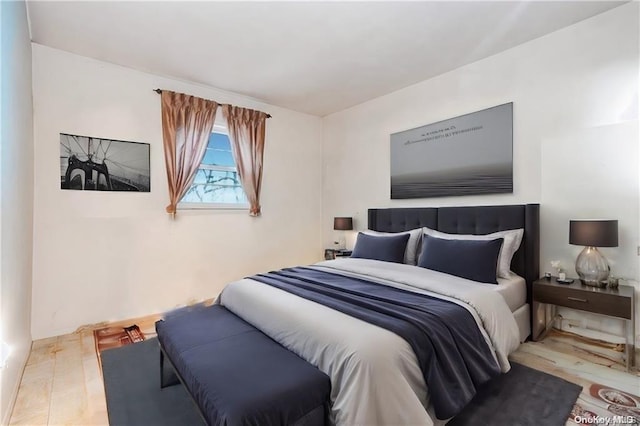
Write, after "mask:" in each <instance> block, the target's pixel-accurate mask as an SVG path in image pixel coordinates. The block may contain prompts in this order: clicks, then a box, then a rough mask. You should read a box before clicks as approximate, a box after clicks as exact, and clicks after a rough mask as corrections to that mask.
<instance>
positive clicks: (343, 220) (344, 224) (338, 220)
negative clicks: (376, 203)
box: [333, 217, 353, 249]
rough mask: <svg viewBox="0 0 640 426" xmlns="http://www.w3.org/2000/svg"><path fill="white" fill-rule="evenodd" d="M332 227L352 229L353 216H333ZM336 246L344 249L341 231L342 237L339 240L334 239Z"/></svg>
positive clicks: (344, 229) (337, 229) (345, 229)
mask: <svg viewBox="0 0 640 426" xmlns="http://www.w3.org/2000/svg"><path fill="white" fill-rule="evenodd" d="M333 229H334V230H336V231H351V230H352V229H353V218H351V217H334V218H333ZM335 244H336V245H337V246H340V247H338V248H342V249H344V248H345V246H346V242H345V238H344V232H343V233H342V238H340V241H335Z"/></svg>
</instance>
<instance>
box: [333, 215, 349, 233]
mask: <svg viewBox="0 0 640 426" xmlns="http://www.w3.org/2000/svg"><path fill="white" fill-rule="evenodd" d="M333 229H335V230H336V231H351V230H352V229H353V218H351V217H334V218H333Z"/></svg>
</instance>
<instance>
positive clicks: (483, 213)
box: [218, 204, 539, 425]
mask: <svg viewBox="0 0 640 426" xmlns="http://www.w3.org/2000/svg"><path fill="white" fill-rule="evenodd" d="M368 227H369V229H371V230H374V231H380V232H388V233H389V232H391V233H399V232H402V231H407V230H411V229H416V228H421V227H428V228H430V229H433V230H438V231H441V232H445V233H449V234H474V235H483V234H490V233H493V232H496V231H503V230H512V229H518V228H522V229H523V230H524V231H523V237H522V243H521V244H520V247H519V248H518V250H517V251H516V252H515V254H514V256H513V259H512V262H511V265H510V266H511V270H512V271H513V272H514V273H515V275H513V276H512V277H510V278H509V279H506V280H502V281H499V282H498V285H486V284H479V283H476V282H472V281H470V280H468V279H464V278H459V277H455V276H452V275H448V274H443V273H441V272H436V271H432V270H429V269H425V268H420V267H416V266H413V265H406V264H402V263H389V262H380V261H378V260H370V259H351V258H342V259H336V260H330V261H325V262H320V263H317V264H315V265H312V266H311V267H309V268H307V269H308V270H309V271H310V272H309V271H306V272H305V271H302V272H304V273H311V274H314V273H315V274H325V275H326V274H332V275H339V276H342V277H345V278H344V279H345V280H346V279H354V280H365V279H366V281H367V282H370V283H375V284H376V285H378V286H381V287H384V288H389V287H391V288H395V289H399V290H401V291H404V292H409V293H412V294H413V293H415V294H419V295H423V296H425V297H430V298H435V299H440V300H443V301H446V302H449V303H450V304H452V305H456V306H457V307H462V308H464V310H465V312H468V313H469V314H470V317H472V318H473V320H474V321H475V324H476V326H477V331H478V333H480V335H481V336H482V339H484V342H485V343H486V346H487V347H488V348H489V349H490V355H485V357H487V358H491V357H492V360H493V362H494V363H495V364H496V365H497V366H498V368H499V370H500V371H501V372H503V373H504V372H507V371H508V370H509V368H510V366H509V362H508V358H507V357H508V356H509V354H510V353H511V352H512V351H514V350H515V349H516V348H517V347H518V345H519V344H520V342H522V341H524V340H525V339H526V338H527V336H528V335H529V334H530V330H531V314H530V312H531V310H530V308H529V306H530V303H531V289H532V283H533V281H534V280H535V279H537V278H538V273H539V206H538V205H536V204H527V205H506V206H479V207H441V208H390V209H370V210H369V212H368ZM294 272H296V273H297V272H300V271H294ZM261 280H266V278H261V277H260V276H255V277H251V278H245V279H242V280H239V281H236V282H233V283H230V284H229V285H228V286H227V287H225V289H224V290H223V292H222V294H221V295H220V297H219V299H218V303H220V304H222V305H224V306H225V307H226V308H227V309H228V310H229V311H231V312H233V313H234V314H235V315H237V316H238V317H240V318H242V319H243V320H244V321H246V322H248V323H249V324H251V325H253V326H254V327H256V328H257V329H259V330H260V331H262V332H263V333H265V334H266V335H267V336H269V337H270V338H272V339H273V340H275V341H276V342H278V343H280V344H281V345H282V346H284V347H286V348H287V349H289V350H290V351H292V352H294V353H295V354H297V355H298V356H300V357H301V358H303V359H305V360H306V361H308V362H309V363H311V364H313V365H315V366H317V367H318V368H319V369H320V370H321V371H322V372H324V373H326V374H327V375H328V376H329V377H330V378H331V387H332V389H331V401H332V409H331V413H330V416H331V420H332V422H333V423H335V424H338V425H354V424H367V425H386V424H420V425H432V424H443V423H444V422H445V421H446V420H447V418H443V416H442V414H441V413H442V411H441V413H440V415H436V414H437V412H436V411H435V410H434V405H435V403H434V401H438V400H439V399H441V398H440V395H441V394H446V393H448V392H449V389H443V388H441V389H429V388H428V387H427V384H426V380H425V375H424V374H423V371H421V367H420V366H421V365H422V363H421V362H422V361H421V359H420V357H419V356H417V355H416V354H417V353H418V352H419V351H417V350H414V349H415V348H416V347H415V346H411V345H410V344H409V343H407V340H405V339H403V338H401V337H400V336H398V335H397V334H395V333H393V332H391V331H389V330H388V329H385V328H383V327H380V326H377V325H373V324H371V323H368V322H365V321H362V320H361V319H359V318H357V315H356V316H353V315H349V314H346V313H344V311H343V312H341V311H339V310H337V309H332V308H331V307H329V306H325V305H323V304H320V303H316V302H314V301H312V300H307V299H306V298H303V297H300V296H299V295H296V294H293V293H291V292H289V291H283V290H282V289H281V288H278V287H274V286H272V285H264V283H263V282H261ZM477 346H478V345H477ZM454 387H455V386H454Z"/></svg>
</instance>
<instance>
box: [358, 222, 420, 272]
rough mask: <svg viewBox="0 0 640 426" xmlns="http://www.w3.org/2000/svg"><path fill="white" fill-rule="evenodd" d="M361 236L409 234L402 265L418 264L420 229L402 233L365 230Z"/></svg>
mask: <svg viewBox="0 0 640 426" xmlns="http://www.w3.org/2000/svg"><path fill="white" fill-rule="evenodd" d="M362 233H363V234H368V235H379V236H385V235H402V234H409V241H407V249H406V250H405V252H404V263H406V264H407V265H415V264H416V263H417V262H418V254H419V252H418V247H419V246H420V243H422V228H417V229H412V230H410V231H403V232H378V231H371V230H366V231H362Z"/></svg>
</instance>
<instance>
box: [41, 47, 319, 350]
mask: <svg viewBox="0 0 640 426" xmlns="http://www.w3.org/2000/svg"><path fill="white" fill-rule="evenodd" d="M167 60H172V59H171V58H167ZM211 72H215V69H214V70H212V71H211ZM158 87H159V88H162V89H168V90H174V91H179V92H184V93H188V94H192V95H196V96H201V97H204V98H208V99H214V100H216V101H218V102H221V103H232V104H234V105H239V106H245V107H249V108H255V109H260V110H262V111H265V112H268V113H270V114H271V115H272V116H273V118H271V119H269V120H268V122H267V136H266V148H265V155H264V157H265V158H264V173H263V188H262V217H260V218H252V217H250V216H249V215H248V212H247V211H214V212H211V211H180V212H179V213H178V217H177V219H176V220H175V221H174V220H171V219H170V218H169V217H168V215H167V214H166V213H165V210H164V209H165V206H166V205H167V203H168V194H167V184H166V174H165V169H164V154H163V149H162V128H161V115H160V97H159V96H158V95H157V94H156V93H154V92H153V91H152V89H155V88H158ZM33 88H34V89H33V90H34V114H35V123H34V129H35V133H34V136H35V212H34V222H35V223H34V228H35V241H34V269H33V313H34V314H33V322H32V332H33V336H34V338H36V339H37V338H42V337H46V336H51V335H57V334H61V333H67V332H70V331H73V330H74V329H76V328H77V327H78V326H80V325H83V324H88V323H95V322H100V321H106V320H117V319H125V318H132V317H136V316H140V315H147V314H150V313H152V312H162V311H165V310H167V309H170V308H173V307H175V306H177V305H183V304H186V303H188V302H190V301H195V300H202V299H206V298H211V297H215V296H216V295H217V294H218V293H219V291H220V290H221V289H222V287H223V286H224V284H226V283H228V282H229V281H231V280H234V279H238V278H241V277H243V276H246V275H249V274H253V273H257V272H261V271H264V270H269V269H273V268H279V267H284V266H291V265H296V264H304V263H310V262H316V261H319V260H321V257H322V250H321V249H322V245H321V200H320V193H321V149H322V148H321V145H322V143H321V138H322V120H321V119H320V118H318V117H314V116H310V115H306V114H301V113H297V112H293V111H290V110H286V109H282V108H278V107H275V106H272V105H265V104H263V103H260V102H257V101H254V100H251V99H248V98H245V97H242V96H240V95H235V94H231V93H226V92H222V91H218V90H215V89H211V88H207V87H203V86H199V85H196V84H191V83H185V82H180V81H176V80H172V79H168V78H163V77H159V76H155V75H150V74H146V73H142V72H138V71H134V70H131V69H127V68H123V67H119V66H115V65H111V64H108V63H104V62H99V61H96V60H92V59H88V58H85V57H81V56H76V55H73V54H69V53H66V52H62V51H59V50H55V49H51V48H48V47H44V46H41V45H37V44H34V45H33ZM219 113H221V112H219ZM61 132H63V133H72V134H79V135H90V136H96V137H101V138H113V139H120V140H129V141H137V142H146V143H150V144H151V193H116V192H111V193H102V192H101V193H98V192H84V191H65V190H61V189H60V166H59V160H58V158H59V133H61Z"/></svg>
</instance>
